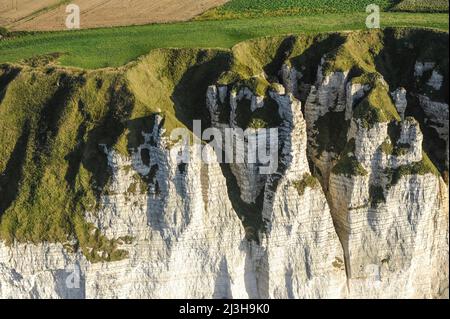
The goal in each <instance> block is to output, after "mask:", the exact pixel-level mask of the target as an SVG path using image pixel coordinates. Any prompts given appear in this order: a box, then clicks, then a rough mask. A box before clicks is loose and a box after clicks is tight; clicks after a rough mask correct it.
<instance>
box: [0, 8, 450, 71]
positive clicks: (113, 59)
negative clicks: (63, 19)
mask: <svg viewBox="0 0 450 319" xmlns="http://www.w3.org/2000/svg"><path fill="white" fill-rule="evenodd" d="M365 19H366V14H365V13H351V14H342V13H341V14H326V15H311V16H303V17H298V16H297V17H296V16H290V17H263V18H254V19H238V20H227V21H194V22H187V23H175V24H157V25H147V26H135V27H123V28H109V29H95V30H83V31H71V32H68V31H66V32H54V33H37V34H34V35H24V36H21V37H17V38H11V39H6V40H3V41H0V63H2V62H16V61H19V60H22V59H25V58H30V57H32V56H34V55H38V54H48V53H53V52H61V53H64V55H63V56H62V57H61V58H60V62H61V63H62V64H63V65H69V66H76V67H83V68H90V69H95V68H101V67H108V66H120V65H124V64H125V63H127V62H129V61H132V60H134V59H136V58H137V57H138V56H141V55H144V54H146V53H148V52H149V51H150V50H152V49H155V48H168V47H177V48H193V47H196V48H200V47H201V48H218V47H219V48H230V47H232V46H233V45H235V44H236V43H238V42H241V41H244V40H247V39H250V38H256V37H262V36H273V35H282V34H290V33H304V32H306V33H311V32H327V31H338V30H355V29H364V28H365V24H364V22H365ZM381 24H382V27H387V26H416V27H433V28H439V29H442V30H448V15H447V14H412V13H387V12H386V13H382V16H381ZM130 39H132V40H130Z"/></svg>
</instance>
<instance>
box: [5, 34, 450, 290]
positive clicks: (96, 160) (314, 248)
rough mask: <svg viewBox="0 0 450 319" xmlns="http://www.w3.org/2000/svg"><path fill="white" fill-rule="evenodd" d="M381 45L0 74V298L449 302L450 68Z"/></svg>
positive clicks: (260, 44) (183, 54)
mask: <svg viewBox="0 0 450 319" xmlns="http://www.w3.org/2000/svg"><path fill="white" fill-rule="evenodd" d="M417 32H419V33H420V35H421V36H422V37H423V38H424V39H425V40H421V41H422V42H421V44H423V42H424V41H425V42H426V41H428V40H427V39H428V36H430V40H429V42H430V43H429V45H430V46H432V45H433V44H434V43H435V41H432V39H433V36H434V35H433V34H434V33H432V32H431V31H428V32H430V34H432V35H433V36H431V35H429V34H428V33H426V32H425V31H417ZM421 32H422V33H421ZM416 36H417V34H416V31H414V32H413V31H411V34H409V33H406V34H400V35H398V37H399V39H402V40H398V43H399V44H398V46H400V45H403V43H404V41H403V39H408V41H409V42H408V41H407V43H408V46H407V48H406V49H405V50H410V47H411V46H414V43H415V42H414V41H415V39H416V38H415V37H416ZM437 36H439V35H437ZM390 37H391V35H390V34H389V32H388V31H371V32H360V33H355V34H352V33H345V34H330V35H319V36H308V37H306V36H305V37H303V36H299V37H290V38H288V39H283V38H280V39H261V40H255V41H250V42H248V43H245V44H244V45H241V46H237V47H236V48H233V50H232V51H231V52H225V51H219V50H218V51H213V50H204V51H202V50H185V51H183V50H156V51H155V52H153V53H151V54H150V55H149V56H147V57H143V58H141V59H140V60H139V61H137V62H133V63H131V64H130V65H128V66H126V67H124V69H123V70H122V69H120V70H114V71H112V70H100V71H92V72H89V73H83V72H81V71H78V70H68V69H67V70H66V69H63V68H58V69H57V70H56V71H55V70H54V69H53V68H48V69H42V70H41V69H37V68H31V67H29V66H24V65H19V66H15V67H14V68H13V67H10V69H8V70H6V71H5V70H4V69H0V84H1V85H3V87H0V125H2V126H4V127H8V128H10V129H11V130H10V131H9V132H8V134H7V133H1V134H3V135H0V141H1V142H2V143H4V148H3V149H2V150H0V151H1V152H2V153H0V156H1V157H2V158H5V159H6V160H5V161H3V160H1V161H0V173H1V175H0V190H1V191H2V194H4V195H2V196H3V197H2V198H1V200H2V202H0V217H1V222H0V226H1V227H0V238H1V241H0V297H1V298H448V295H449V291H448V289H449V288H448V278H449V274H448V264H449V254H448V249H449V248H448V244H449V243H448V233H449V229H448V212H449V209H448V185H447V184H446V182H447V183H448V181H446V180H445V176H446V174H448V94H447V95H445V93H444V92H445V88H444V86H445V84H446V83H448V73H445V72H443V71H442V65H443V64H445V63H444V62H445V59H444V62H442V61H440V60H438V59H436V61H432V60H430V58H429V57H430V54H429V52H428V51H427V52H425V53H426V54H425V53H423V52H422V51H421V48H420V46H417V48H416V49H417V51H415V53H414V58H415V60H414V61H410V62H408V63H405V65H402V66H401V67H402V68H403V67H404V68H405V69H401V70H400V71H401V72H400V71H398V70H397V69H393V68H391V67H390V65H389V59H386V58H385V55H388V54H389V50H390V48H389V46H390V45H391V46H395V45H397V44H395V45H394V44H392V43H390V41H395V39H391V38H390ZM446 37H447V38H448V35H447V36H446ZM266 42H267V43H269V44H267V43H266ZM395 43H397V42H395ZM447 46H448V39H447ZM252 48H253V49H252ZM395 48H396V49H395V50H397V49H398V48H397V47H395ZM239 50H246V51H245V52H242V51H239ZM280 52H281V53H280ZM396 52H397V51H396ZM225 62H226V63H225ZM447 63H448V56H447ZM175 66H176V67H175ZM400 73H401V74H407V76H408V77H409V78H408V80H409V81H407V82H405V81H403V79H398V78H397V76H398V74H400ZM36 74H38V75H39V76H36ZM36 81H37V82H36ZM39 81H41V82H39ZM45 81H47V82H45ZM23 87H26V88H27V90H25V91H23V90H20V94H19V93H17V92H18V91H17V90H18V88H23ZM23 92H25V93H23ZM33 92H34V93H33ZM38 93H39V94H38ZM24 94H30V95H35V96H36V99H35V100H34V101H33V102H32V103H34V104H32V105H31V106H30V107H28V105H27V103H28V102H29V100H26V101H22V100H21V96H23V95H24ZM45 94H48V96H47V95H45ZM24 109H26V110H28V109H33V110H35V112H34V113H33V114H29V113H27V112H23V110H24ZM13 111H14V114H15V116H9V117H8V114H11V112H13ZM34 114H37V115H34ZM22 117H23V118H22ZM199 119H201V120H202V121H201V123H202V125H203V126H204V127H203V129H205V128H210V129H212V131H210V132H215V133H221V134H222V136H226V134H227V133H226V132H227V131H228V130H230V129H234V130H236V131H235V132H238V133H237V134H236V135H234V136H233V138H232V141H233V142H234V144H235V145H236V148H234V149H233V150H232V153H231V157H232V159H231V160H230V158H227V157H226V156H225V157H224V156H223V155H224V150H225V148H224V144H223V143H224V140H222V141H221V142H220V143H219V144H220V146H221V147H222V149H220V148H219V151H218V150H217V148H216V147H214V146H215V145H214V143H212V141H211V140H212V139H209V140H208V141H203V144H202V147H201V148H200V151H201V152H202V154H199V153H198V152H199V148H198V147H197V145H192V144H191V143H188V144H184V142H185V141H182V140H181V141H174V140H171V139H170V138H169V136H170V135H171V133H172V132H173V130H174V129H175V128H177V127H183V128H189V134H190V135H189V139H192V140H196V139H198V138H199V137H200V136H198V135H196V134H199V135H201V134H202V132H196V131H195V128H194V129H193V128H192V126H191V124H192V122H191V121H192V120H199ZM205 123H206V125H205ZM74 127H76V130H75V129H74ZM266 129H267V130H266ZM270 129H272V132H276V133H277V138H276V139H271V138H270V137H271V136H270V134H272V133H269V134H267V132H271V131H270ZM244 131H245V132H244ZM239 132H242V134H241V133H239ZM209 137H210V136H209ZM205 140H206V139H205ZM213 141H215V142H217V141H218V140H216V139H214V140H213ZM206 142H211V143H210V144H206ZM253 143H256V144H253ZM254 145H258V151H262V152H263V153H264V154H266V155H269V158H270V160H271V161H269V163H271V165H268V163H267V162H264V161H262V160H261V159H260V158H256V160H255V161H250V160H249V155H252V154H253V153H255V152H256V149H255V147H254ZM34 147H36V149H37V150H35V149H34ZM273 150H275V152H273ZM444 153H446V155H443V154H444ZM186 154H188V155H189V156H188V157H189V158H190V159H191V160H190V161H188V162H185V161H180V159H181V158H184V157H183V155H186ZM202 155H203V156H204V157H206V158H208V159H209V160H208V161H204V160H202ZM227 156H230V154H227ZM237 158H241V159H242V161H237V160H236V159H237ZM67 163H68V164H67ZM27 169H28V170H29V171H30V172H31V173H29V174H27V171H26V170H27ZM5 185H8V191H5V190H6V187H5ZM52 187H53V188H52ZM44 194H46V195H45V196H44ZM43 210H46V214H44V215H42V211H43ZM25 211H26V212H27V214H25V213H24V212H25ZM55 220H56V221H55ZM47 233H51V234H52V236H46V234H47Z"/></svg>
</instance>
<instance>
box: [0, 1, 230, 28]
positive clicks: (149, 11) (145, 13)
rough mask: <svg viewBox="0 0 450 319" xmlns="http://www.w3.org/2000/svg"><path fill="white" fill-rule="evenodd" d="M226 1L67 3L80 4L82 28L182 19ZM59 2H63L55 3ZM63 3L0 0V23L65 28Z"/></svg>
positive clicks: (27, 26)
mask: <svg viewBox="0 0 450 319" xmlns="http://www.w3.org/2000/svg"><path fill="white" fill-rule="evenodd" d="M227 1H228V0H73V1H71V2H70V3H74V4H77V5H79V6H80V10H81V15H80V17H81V19H80V21H81V28H83V29H84V28H97V27H110V26H124V25H138V24H147V23H156V22H173V21H185V20H189V19H192V18H193V17H195V16H197V15H199V14H201V13H203V12H204V11H206V10H209V9H211V8H214V7H216V6H219V5H221V4H223V3H225V2H227ZM61 2H64V3H66V4H62V5H59V6H57V4H58V3H61ZM55 5H56V6H55ZM66 5H67V2H65V1H61V0H39V1H36V0H0V25H4V26H7V27H8V28H10V29H11V30H26V31H50V30H51V31H53V30H65V29H66V26H65V20H66V16H67V13H66V12H65V9H66ZM52 6H53V7H52Z"/></svg>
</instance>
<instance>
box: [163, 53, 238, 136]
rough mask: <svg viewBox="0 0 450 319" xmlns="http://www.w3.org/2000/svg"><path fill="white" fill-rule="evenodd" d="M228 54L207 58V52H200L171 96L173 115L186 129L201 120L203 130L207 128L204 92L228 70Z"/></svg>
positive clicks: (208, 117) (207, 119) (207, 117)
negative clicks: (193, 122) (173, 107)
mask: <svg viewBox="0 0 450 319" xmlns="http://www.w3.org/2000/svg"><path fill="white" fill-rule="evenodd" d="M230 60H231V59H230V54H229V53H227V52H221V53H218V54H217V55H216V56H214V57H212V58H209V56H208V52H207V51H200V52H199V53H198V55H197V61H196V64H195V65H194V66H192V67H190V68H189V69H188V70H187V71H186V72H185V73H184V74H183V77H182V78H181V80H180V81H179V82H178V84H177V85H176V86H175V89H174V91H173V94H172V96H171V99H172V101H173V102H174V104H175V115H176V117H177V119H178V120H179V121H181V122H182V123H183V124H184V125H186V127H187V128H189V129H191V130H192V120H194V119H195V120H201V121H202V126H203V129H204V128H207V127H209V124H210V115H209V111H208V110H207V108H206V92H207V89H208V87H209V86H210V85H212V84H214V83H216V82H217V80H218V78H219V76H220V75H221V74H222V72H224V71H226V70H228V69H229V68H230Z"/></svg>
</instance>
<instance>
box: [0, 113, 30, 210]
mask: <svg viewBox="0 0 450 319" xmlns="http://www.w3.org/2000/svg"><path fill="white" fill-rule="evenodd" d="M29 136H30V123H29V122H28V121H26V122H25V124H24V125H23V127H22V135H21V136H20V137H19V139H18V140H17V142H16V145H15V146H14V149H13V151H12V153H11V157H10V158H9V160H8V163H7V164H6V167H5V170H4V171H3V173H2V174H0V194H1V200H0V217H1V216H2V215H3V213H4V212H5V211H6V210H7V209H8V207H9V206H10V205H11V204H12V203H13V202H14V201H15V199H16V198H17V195H18V192H19V188H20V180H21V179H22V174H23V166H24V163H25V159H26V149H27V145H28V138H29Z"/></svg>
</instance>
